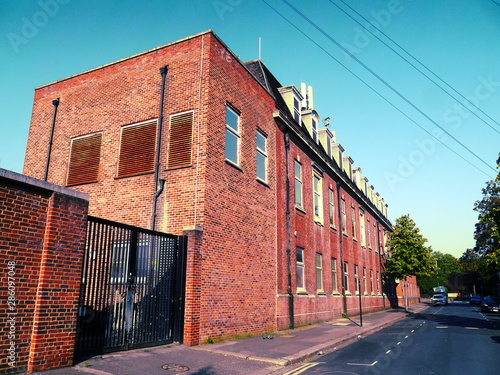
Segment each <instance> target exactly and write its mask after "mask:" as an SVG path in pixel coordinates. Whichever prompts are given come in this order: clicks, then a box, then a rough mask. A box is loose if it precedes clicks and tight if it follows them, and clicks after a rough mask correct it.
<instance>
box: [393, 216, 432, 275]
mask: <svg viewBox="0 0 500 375" xmlns="http://www.w3.org/2000/svg"><path fill="white" fill-rule="evenodd" d="M426 242H427V240H426V239H425V238H424V237H423V236H422V235H421V234H420V229H419V228H417V226H416V225H415V222H414V221H413V219H411V218H410V215H403V216H401V217H399V218H397V219H396V221H395V225H394V232H393V233H391V235H390V239H389V242H388V246H389V252H390V257H389V258H388V259H387V263H386V267H385V275H386V276H387V277H389V278H395V279H405V278H406V277H407V276H410V275H413V276H416V277H417V280H418V278H419V277H425V276H431V275H432V274H433V273H435V272H436V262H435V259H434V257H433V256H432V254H431V251H432V250H431V248H430V247H426V246H425V243H426Z"/></svg>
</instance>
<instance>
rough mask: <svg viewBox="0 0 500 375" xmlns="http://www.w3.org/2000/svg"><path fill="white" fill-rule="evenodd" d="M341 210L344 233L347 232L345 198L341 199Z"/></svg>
mask: <svg viewBox="0 0 500 375" xmlns="http://www.w3.org/2000/svg"><path fill="white" fill-rule="evenodd" d="M340 211H341V213H342V233H346V214H345V199H344V198H342V199H341V200H340Z"/></svg>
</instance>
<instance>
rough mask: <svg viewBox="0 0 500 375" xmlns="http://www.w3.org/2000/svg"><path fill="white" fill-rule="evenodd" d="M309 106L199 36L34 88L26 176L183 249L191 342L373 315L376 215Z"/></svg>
mask: <svg viewBox="0 0 500 375" xmlns="http://www.w3.org/2000/svg"><path fill="white" fill-rule="evenodd" d="M312 100H313V97H312V90H308V89H305V88H304V87H302V88H301V90H298V89H297V88H295V87H294V86H285V87H284V86H282V85H281V84H280V83H279V82H278V80H277V79H276V78H275V77H274V76H273V75H272V74H271V73H270V72H269V71H268V70H267V68H266V67H265V66H264V65H263V64H262V63H261V62H260V61H253V62H249V63H242V62H241V61H240V60H239V59H238V57H237V56H236V55H235V54H234V53H232V52H231V51H230V50H229V48H228V47H227V46H226V45H225V44H224V43H223V42H222V41H221V40H220V39H219V38H218V37H217V36H216V35H215V34H214V33H213V32H211V31H207V32H204V33H201V34H198V35H194V36H192V37H188V38H186V39H183V40H179V41H176V42H173V43H169V44H167V45H164V46H161V47H158V48H155V49H152V50H150V51H146V52H143V53H140V54H137V55H135V56H131V57H128V58H125V59H122V60H120V61H116V62H113V63H110V64H107V65H104V66H101V67H98V68H95V69H92V70H89V71H87V72H83V73H80V74H76V75H74V76H71V77H68V78H64V79H61V80H59V81H57V82H53V83H50V84H47V85H44V86H41V87H38V88H37V89H36V91H35V100H34V107H33V115H32V120H31V126H30V132H29V137H28V145H27V150H26V159H25V166H24V173H25V174H27V175H29V176H33V177H36V178H40V179H45V180H47V181H49V182H52V183H55V184H60V185H63V186H70V187H72V188H73V189H76V190H79V191H82V192H84V193H87V194H89V196H90V206H89V211H90V214H91V215H95V216H99V217H103V218H106V219H110V220H116V221H120V222H123V223H127V224H132V225H137V226H142V227H146V228H154V229H156V230H160V231H164V232H168V233H172V234H182V233H188V234H189V235H190V241H191V242H190V244H189V250H188V264H187V267H188V269H187V283H186V306H185V327H184V342H185V343H187V344H197V343H199V342H203V341H205V340H207V339H208V338H213V337H220V336H230V335H234V334H241V333H248V332H253V333H260V332H265V331H272V330H275V329H279V328H285V327H288V326H290V325H298V324H306V323H309V322H316V321H322V320H328V319H331V318H332V317H335V316H339V315H340V314H341V313H348V314H355V313H356V312H357V311H358V310H357V309H358V303H359V302H358V297H357V295H358V293H361V295H362V297H363V298H362V300H363V307H364V311H374V310H379V309H382V308H384V306H385V300H384V297H383V292H382V276H381V275H382V264H383V258H384V254H385V250H384V243H385V236H386V234H385V233H386V231H390V230H391V224H390V222H389V220H388V219H387V206H386V204H385V203H384V201H383V199H382V198H380V197H379V195H378V194H377V193H376V192H375V191H374V190H373V186H371V185H369V184H368V180H367V179H366V178H365V177H363V176H362V175H361V170H360V169H359V168H354V167H353V165H352V159H351V158H350V157H348V156H344V155H343V151H344V150H343V148H342V146H341V145H340V144H339V143H338V142H337V141H336V138H335V133H334V132H332V131H330V130H329V129H328V128H325V127H323V128H319V124H320V122H321V121H320V120H321V119H320V117H319V115H318V113H317V112H316V111H315V110H314V106H313V103H312Z"/></svg>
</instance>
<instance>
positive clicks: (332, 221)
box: [328, 188, 335, 227]
mask: <svg viewBox="0 0 500 375" xmlns="http://www.w3.org/2000/svg"><path fill="white" fill-rule="evenodd" d="M333 194H334V193H333V189H331V188H329V189H328V216H329V218H330V226H331V227H335V199H334V195H333Z"/></svg>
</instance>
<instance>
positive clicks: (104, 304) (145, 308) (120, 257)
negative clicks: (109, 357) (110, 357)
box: [75, 216, 186, 356]
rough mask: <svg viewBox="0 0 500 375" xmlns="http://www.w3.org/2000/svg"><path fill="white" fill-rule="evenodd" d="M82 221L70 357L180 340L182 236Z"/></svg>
mask: <svg viewBox="0 0 500 375" xmlns="http://www.w3.org/2000/svg"><path fill="white" fill-rule="evenodd" d="M88 220H89V221H88V229H87V239H86V247H85V256H84V262H83V273H82V284H81V289H80V301H79V308H78V319H77V335H76V346H75V355H78V356H81V355H85V354H96V353H104V352H111V351H117V350H127V349H132V348H138V347H145V346H153V345H160V344H164V343H171V342H174V341H175V342H181V341H182V330H183V326H182V323H183V316H184V285H185V268H186V267H185V259H186V237H182V236H173V235H169V234H165V233H160V232H154V231H150V230H147V229H141V228H137V227H133V226H130V225H124V224H120V223H116V222H112V221H109V220H104V219H99V218H96V217H92V216H89V219H88Z"/></svg>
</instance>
